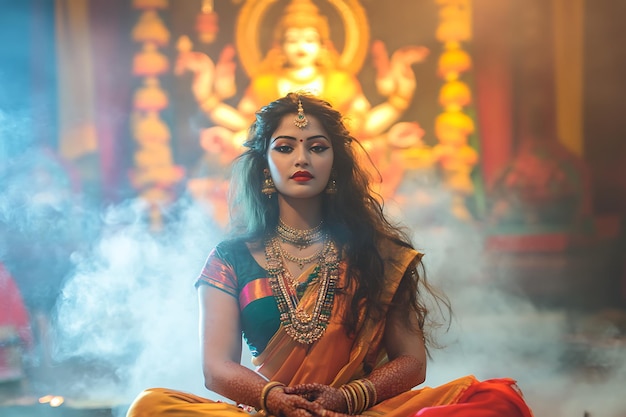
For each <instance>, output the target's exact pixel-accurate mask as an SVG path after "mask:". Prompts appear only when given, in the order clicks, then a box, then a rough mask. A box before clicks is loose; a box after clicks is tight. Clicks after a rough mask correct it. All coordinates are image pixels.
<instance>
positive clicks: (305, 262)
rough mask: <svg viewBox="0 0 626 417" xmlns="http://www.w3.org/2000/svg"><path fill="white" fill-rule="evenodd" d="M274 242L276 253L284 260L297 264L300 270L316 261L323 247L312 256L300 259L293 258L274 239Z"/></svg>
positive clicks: (297, 257)
mask: <svg viewBox="0 0 626 417" xmlns="http://www.w3.org/2000/svg"><path fill="white" fill-rule="evenodd" d="M274 241H275V242H276V245H278V251H279V252H280V255H281V256H282V257H283V259H286V260H288V261H291V262H293V263H295V264H297V265H298V268H300V270H302V268H304V265H308V264H310V263H311V262H313V261H314V260H316V259H318V258H319V257H320V255H321V254H322V251H323V250H324V246H322V248H321V249H320V250H319V251H317V252H315V253H314V254H313V255H310V256H305V257H302V258H301V257H299V256H295V255H292V254H290V253H289V252H287V251H286V250H285V249H284V248H283V247H282V246H281V245H280V243H279V242H278V241H277V240H276V239H274Z"/></svg>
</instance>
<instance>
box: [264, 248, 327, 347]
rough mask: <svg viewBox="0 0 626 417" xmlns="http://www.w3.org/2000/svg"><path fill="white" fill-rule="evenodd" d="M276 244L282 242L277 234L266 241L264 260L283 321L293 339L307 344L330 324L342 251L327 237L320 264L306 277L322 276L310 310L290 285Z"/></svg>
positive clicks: (318, 336) (317, 337) (312, 278)
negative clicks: (307, 309) (302, 303)
mask: <svg viewBox="0 0 626 417" xmlns="http://www.w3.org/2000/svg"><path fill="white" fill-rule="evenodd" d="M277 245H280V244H279V243H278V241H277V237H276V236H275V237H273V238H270V239H268V240H267V241H266V242H265V259H266V261H267V272H268V274H269V282H270V286H271V288H272V292H273V293H274V298H275V299H276V305H277V306H278V311H279V313H280V322H281V324H282V325H283V327H284V328H285V332H287V334H288V335H289V336H290V337H291V338H292V339H293V340H295V341H296V342H298V343H302V344H307V345H308V344H311V343H313V342H315V341H316V340H318V339H319V338H320V337H322V336H323V335H324V332H325V331H326V327H328V322H329V321H330V315H331V312H332V309H333V304H334V299H335V286H336V284H337V281H338V279H339V253H338V250H337V247H336V246H335V244H334V242H333V241H332V240H331V239H327V240H326V243H325V244H324V249H323V250H322V252H321V254H320V255H319V265H318V266H317V267H316V268H315V269H314V271H313V273H312V274H311V276H310V277H309V279H308V280H307V282H310V281H312V280H314V279H316V278H320V281H319V290H318V291H317V298H316V300H315V304H314V305H313V310H312V311H311V312H310V313H309V312H307V311H305V310H304V308H302V306H301V305H300V303H299V299H298V296H297V294H294V292H293V291H289V288H287V285H286V282H287V280H288V279H289V276H288V275H287V274H288V272H287V270H286V268H285V265H284V262H283V259H282V257H281V254H280V251H279V249H278V248H279V246H277Z"/></svg>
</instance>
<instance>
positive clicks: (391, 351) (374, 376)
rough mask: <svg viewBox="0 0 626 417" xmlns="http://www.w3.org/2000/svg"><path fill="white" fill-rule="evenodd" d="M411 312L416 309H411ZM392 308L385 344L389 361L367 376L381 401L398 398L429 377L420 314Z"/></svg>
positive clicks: (387, 322) (386, 324)
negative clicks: (418, 317) (419, 319)
mask: <svg viewBox="0 0 626 417" xmlns="http://www.w3.org/2000/svg"><path fill="white" fill-rule="evenodd" d="M409 311H412V310H410V309H409ZM406 314H407V309H406V308H402V307H398V306H395V307H392V308H391V309H390V310H389V312H388V313H387V319H386V323H385V335H384V339H383V340H384V344H385V348H386V350H387V355H388V357H389V362H388V363H386V364H385V365H383V366H381V367H380V368H377V369H375V370H374V371H372V373H371V374H370V375H369V376H368V377H367V379H369V380H370V381H371V382H372V383H373V384H374V387H375V388H376V396H377V400H378V402H380V401H383V400H386V399H387V398H391V397H394V396H396V395H398V394H400V393H402V392H405V391H408V390H410V389H411V388H413V387H415V386H417V385H419V384H421V383H422V382H424V380H425V379H426V347H425V345H424V337H423V334H422V331H421V329H420V327H419V324H418V321H417V315H416V314H411V315H410V317H409V319H408V320H407V318H406Z"/></svg>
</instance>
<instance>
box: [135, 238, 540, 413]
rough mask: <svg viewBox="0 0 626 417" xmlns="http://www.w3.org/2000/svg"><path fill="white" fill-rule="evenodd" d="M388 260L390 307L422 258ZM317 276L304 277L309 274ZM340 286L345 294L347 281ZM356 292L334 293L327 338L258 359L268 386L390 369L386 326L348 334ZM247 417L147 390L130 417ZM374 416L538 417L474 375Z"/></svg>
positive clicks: (278, 340) (395, 252)
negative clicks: (352, 296)
mask: <svg viewBox="0 0 626 417" xmlns="http://www.w3.org/2000/svg"><path fill="white" fill-rule="evenodd" d="M381 252H382V253H383V256H384V258H385V261H386V275H387V276H386V280H387V285H386V287H385V288H386V289H385V292H384V294H382V295H381V296H382V297H383V300H384V301H386V302H390V301H391V299H392V297H393V295H394V294H395V291H396V290H397V288H398V286H399V284H400V281H401V280H402V278H403V276H404V275H405V271H406V270H407V268H409V266H411V265H414V263H415V262H416V261H417V260H419V258H420V256H421V254H420V253H418V252H416V251H414V250H412V249H409V248H404V247H400V246H398V245H395V244H392V243H389V244H387V245H385V246H384V247H382V248H381ZM310 272H311V271H310V270H309V271H305V272H304V273H306V274H308V273H310ZM317 285H318V283H317V282H316V281H314V282H312V283H311V284H310V286H309V287H308V288H307V289H306V291H305V293H304V295H303V297H302V299H301V300H300V303H301V304H304V306H305V308H306V309H307V311H310V310H311V309H312V308H313V305H314V303H315V298H316V293H317V290H318V288H317ZM338 286H339V287H343V288H346V287H347V282H346V277H345V275H343V274H342V275H341V277H340V282H339V284H338ZM349 293H350V291H339V292H337V293H336V294H335V302H334V305H333V310H332V315H331V320H330V322H329V324H328V327H327V328H326V331H325V333H324V335H323V336H322V337H321V338H320V339H319V340H317V341H316V342H315V343H313V344H311V345H304V344H300V343H297V342H295V341H294V340H293V339H292V338H291V337H290V336H289V335H288V334H287V333H286V331H285V330H284V328H283V327H282V326H281V327H279V329H278V331H277V332H276V333H275V334H274V335H273V337H272V338H271V339H270V341H269V343H268V344H267V346H266V348H265V349H264V350H263V351H262V353H261V354H260V355H259V356H257V357H255V358H254V359H253V362H254V364H255V365H256V366H257V367H258V368H257V371H258V372H259V373H260V374H262V375H264V376H265V377H266V378H267V379H269V380H274V381H280V382H283V383H285V384H287V385H290V386H293V385H296V384H301V383H311V382H317V383H322V384H327V385H331V386H334V387H339V386H341V385H342V384H345V383H347V382H349V381H351V380H354V379H357V378H362V377H364V376H366V371H365V369H372V368H375V367H376V366H380V365H382V364H384V363H385V362H386V361H387V359H386V352H385V349H384V347H383V343H382V338H383V333H384V322H382V321H379V322H374V321H368V322H365V323H363V324H362V325H361V326H360V330H359V331H358V332H357V333H356V334H355V335H348V334H347V332H346V331H345V327H344V326H343V324H342V317H344V313H345V312H346V309H347V308H349V305H350V299H349V295H348V294H349ZM243 414H247V412H246V411H244V410H243V409H241V408H239V407H237V406H236V405H231V404H226V403H222V402H215V401H212V400H209V399H206V398H202V397H199V396H196V395H192V394H188V393H183V392H179V391H174V390H167V389H161V388H156V389H150V390H146V391H144V392H143V393H142V394H141V395H140V396H139V397H138V398H137V400H136V401H135V402H134V403H133V404H132V406H131V408H130V410H129V412H128V417H147V416H151V417H152V416H160V415H167V416H173V417H176V416H181V417H182V416H205V417H211V416H216V417H217V416H220V417H231V416H239V415H243ZM364 415H367V416H385V417H409V416H415V417H417V416H420V417H457V416H461V415H462V416H464V417H474V416H475V417H478V416H480V417H491V416H493V417H496V416H506V417H531V416H532V413H531V412H530V410H529V409H528V407H527V406H526V404H525V403H524V400H523V398H522V396H521V394H520V393H519V392H518V391H517V389H516V388H515V385H514V381H512V380H509V379H501V380H490V381H483V382H479V381H478V380H476V379H475V378H474V377H473V376H467V377H463V378H460V379H457V380H455V381H452V382H449V383H447V384H444V385H441V386H439V387H436V388H429V387H427V388H422V389H415V390H411V391H408V392H405V393H402V394H400V395H398V396H396V397H394V398H390V399H388V400H385V401H382V402H381V403H379V404H376V405H375V406H374V407H372V408H370V409H369V410H367V411H365V413H364Z"/></svg>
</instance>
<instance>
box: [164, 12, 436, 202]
mask: <svg viewBox="0 0 626 417" xmlns="http://www.w3.org/2000/svg"><path fill="white" fill-rule="evenodd" d="M328 2H329V3H330V4H331V5H334V6H335V7H336V9H337V11H338V13H339V14H340V15H342V16H343V17H344V24H345V27H344V33H345V37H346V39H347V40H346V42H345V43H346V45H345V46H344V51H343V53H339V52H338V51H337V50H336V49H335V47H334V44H333V41H332V40H331V27H330V25H329V23H328V19H327V17H326V16H324V15H323V14H322V13H321V12H320V10H319V8H318V6H316V4H314V3H313V2H312V1H311V0H291V1H290V2H289V3H288V5H287V6H286V7H285V8H284V10H283V11H282V13H281V16H280V18H279V20H278V22H277V23H276V24H275V26H274V27H275V29H274V33H273V39H272V45H271V47H270V48H269V50H268V51H267V52H266V53H265V56H264V57H262V56H260V55H259V56H258V57H257V58H255V56H254V53H255V52H256V53H257V54H258V51H257V50H256V49H259V48H256V49H255V45H254V43H258V41H259V26H260V19H261V18H262V15H263V13H264V11H265V10H266V9H267V8H268V6H269V5H270V4H271V3H272V0H260V1H258V0H257V1H247V2H246V4H245V5H244V6H243V8H242V10H241V11H240V14H239V18H238V22H237V50H236V51H235V48H234V47H233V46H228V47H226V48H225V49H224V50H223V51H222V53H221V55H220V57H219V59H218V61H217V63H214V62H213V60H212V59H211V58H210V57H209V56H207V55H206V54H204V53H201V52H197V51H193V50H192V45H191V42H190V41H189V39H187V38H183V39H181V40H180V41H179V45H178V49H179V52H180V54H179V57H178V62H177V66H176V73H178V74H182V73H184V72H186V71H190V72H192V73H193V81H192V91H193V94H194V96H195V99H196V101H197V102H198V105H199V107H200V108H201V109H202V110H203V112H204V113H205V114H206V115H207V117H208V118H209V119H210V120H211V121H212V122H213V123H214V124H215V126H213V127H211V128H209V129H207V131H205V132H204V133H203V135H204V136H205V137H204V139H201V141H203V146H204V148H205V149H208V148H211V149H213V150H214V151H217V152H220V153H221V155H222V157H224V155H235V154H236V153H237V152H238V150H239V147H240V146H241V144H242V143H243V136H244V135H245V132H246V129H247V128H248V126H249V125H250V123H251V122H252V121H253V120H254V112H255V111H256V110H258V109H259V108H260V107H261V106H263V105H265V104H266V103H268V102H270V101H272V100H274V99H276V98H278V97H280V96H283V95H285V94H286V93H288V92H290V91H307V92H310V93H313V94H316V95H318V96H320V97H322V98H324V99H326V100H328V101H330V102H331V103H332V104H333V106H334V107H335V108H336V109H338V110H339V111H341V112H342V113H343V114H344V115H346V121H347V123H348V124H349V127H350V129H351V131H352V133H353V134H354V136H355V137H357V138H358V139H359V140H360V141H362V142H363V143H364V144H365V148H366V149H367V150H368V152H369V153H370V155H371V156H372V159H373V161H374V163H375V164H376V166H377V168H378V170H379V171H380V173H381V175H382V177H383V178H384V181H385V187H387V189H386V190H382V189H381V194H383V196H384V197H385V194H387V196H389V195H391V194H393V191H394V188H395V186H397V184H398V183H399V181H400V180H401V179H402V169H403V168H402V164H398V163H397V161H393V160H391V159H390V158H389V152H388V149H389V147H390V141H393V139H390V138H389V136H388V134H387V133H388V132H389V130H390V128H391V127H392V126H394V124H395V123H396V122H398V120H399V119H400V118H401V116H402V115H403V113H404V112H405V111H406V109H407V108H408V107H409V105H410V104H411V102H412V100H413V95H414V93H415V89H416V80H415V73H414V71H413V68H412V65H413V64H415V63H418V62H421V61H422V60H423V59H424V58H425V57H426V56H427V55H428V52H429V51H428V49H427V48H425V47H420V46H406V47H403V48H400V49H398V50H396V51H395V52H394V53H393V54H391V56H389V54H388V52H387V48H386V46H385V45H384V43H383V42H382V41H376V42H374V43H373V44H372V45H369V26H368V24H367V19H366V17H365V13H364V12H363V10H362V7H361V5H360V4H359V2H358V1H357V0H346V1H339V0H329V1H328ZM348 3H349V4H348ZM347 14H351V15H350V16H347ZM246 19H247V20H246ZM254 19H257V20H256V21H255V20H254ZM350 22H353V23H352V26H351V25H350ZM354 22H357V23H354ZM368 49H369V51H370V53H371V57H372V59H373V63H374V66H375V69H376V88H377V91H378V93H379V94H380V95H381V96H382V97H384V98H385V100H384V101H383V102H382V103H380V104H378V105H375V106H373V105H372V104H371V103H370V101H369V100H368V98H367V97H366V96H365V94H364V92H363V89H362V86H361V84H360V83H359V81H358V79H357V77H356V74H357V73H358V72H359V71H360V69H361V65H362V63H363V61H364V58H365V57H366V55H367V52H368ZM236 53H237V54H238V56H239V60H240V62H242V64H243V66H244V69H245V70H246V72H247V73H248V75H249V77H250V82H249V85H248V86H247V88H246V90H245V92H244V94H243V96H242V98H241V99H240V101H239V102H238V104H237V105H236V106H231V105H229V104H228V103H226V101H227V100H228V99H229V98H232V97H233V96H234V95H235V93H236V83H235V63H234V58H235V54H236ZM419 139H420V138H415V140H416V141H419ZM403 140H404V141H405V142H406V138H403ZM383 155H384V156H383Z"/></svg>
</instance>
